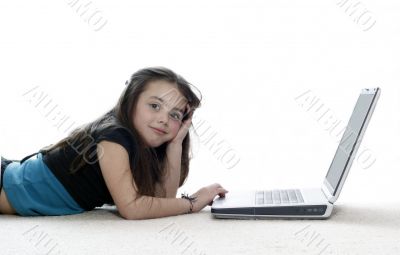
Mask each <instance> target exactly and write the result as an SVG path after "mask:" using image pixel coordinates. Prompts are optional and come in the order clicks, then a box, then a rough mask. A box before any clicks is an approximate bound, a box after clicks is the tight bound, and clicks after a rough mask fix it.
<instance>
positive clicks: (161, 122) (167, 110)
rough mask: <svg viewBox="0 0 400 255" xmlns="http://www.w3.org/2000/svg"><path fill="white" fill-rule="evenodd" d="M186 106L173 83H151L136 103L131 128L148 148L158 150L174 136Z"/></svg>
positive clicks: (157, 81) (159, 81)
mask: <svg viewBox="0 0 400 255" xmlns="http://www.w3.org/2000/svg"><path fill="white" fill-rule="evenodd" d="M186 105H187V100H186V99H185V97H184V96H183V95H182V94H181V93H180V92H179V90H178V89H177V87H176V84H175V83H171V82H168V81H164V80H156V81H150V82H149V83H148V84H147V86H146V89H145V90H144V91H143V92H142V93H141V94H140V96H139V100H138V101H137V105H136V110H135V111H134V112H133V116H132V119H133V126H134V127H135V128H136V130H137V132H138V133H139V135H140V136H141V137H142V139H144V142H145V143H146V145H147V146H150V147H158V146H160V145H162V144H163V143H165V142H168V141H171V140H172V139H173V138H174V137H175V136H176V135H177V133H178V131H179V128H180V127H181V125H182V119H183V116H184V114H185V109H186Z"/></svg>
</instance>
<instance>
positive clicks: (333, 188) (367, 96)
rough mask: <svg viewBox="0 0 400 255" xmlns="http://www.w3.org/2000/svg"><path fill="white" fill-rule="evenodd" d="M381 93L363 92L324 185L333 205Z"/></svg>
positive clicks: (373, 91) (376, 91)
mask: <svg viewBox="0 0 400 255" xmlns="http://www.w3.org/2000/svg"><path fill="white" fill-rule="evenodd" d="M380 91H381V89H380V88H365V89H362V90H361V93H360V96H359V97H358V100H357V103H356V105H355V107H354V110H353V113H352V115H351V117H350V120H349V122H348V123H347V127H346V130H345V131H344V133H343V136H342V139H341V140H340V143H339V146H338V148H337V150H336V153H335V156H334V158H333V160H332V163H331V165H330V167H329V170H328V173H327V174H326V177H325V179H324V183H323V185H322V190H323V191H324V193H325V195H326V196H327V197H328V200H329V202H331V203H333V202H335V201H336V200H337V198H338V197H339V194H340V191H341V190H342V187H343V184H344V182H345V180H346V177H347V174H348V173H349V171H350V167H351V164H352V163H353V159H354V157H355V155H356V153H357V150H358V148H359V146H360V143H361V140H362V137H363V135H364V133H365V130H366V129H367V126H368V122H369V120H370V118H371V115H372V113H373V111H374V109H375V105H376V102H377V101H378V98H379V95H380Z"/></svg>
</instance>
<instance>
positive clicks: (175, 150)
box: [163, 143, 182, 198]
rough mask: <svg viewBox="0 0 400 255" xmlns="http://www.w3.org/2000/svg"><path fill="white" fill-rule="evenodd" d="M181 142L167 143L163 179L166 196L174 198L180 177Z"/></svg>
mask: <svg viewBox="0 0 400 255" xmlns="http://www.w3.org/2000/svg"><path fill="white" fill-rule="evenodd" d="M181 158H182V144H175V143H174V144H171V143H170V144H169V145H168V147H167V164H166V169H165V171H166V174H165V177H164V180H163V183H164V187H165V192H166V194H165V195H166V197H167V198H175V197H176V192H177V191H178V188H179V180H180V179H181Z"/></svg>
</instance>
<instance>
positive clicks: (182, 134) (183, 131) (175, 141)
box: [170, 104, 193, 145]
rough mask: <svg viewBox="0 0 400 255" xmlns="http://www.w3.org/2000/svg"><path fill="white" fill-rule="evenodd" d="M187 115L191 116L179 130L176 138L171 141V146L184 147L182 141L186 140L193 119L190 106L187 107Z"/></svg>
mask: <svg viewBox="0 0 400 255" xmlns="http://www.w3.org/2000/svg"><path fill="white" fill-rule="evenodd" d="M186 114H189V117H188V119H186V120H185V121H184V122H183V123H182V125H181V127H180V128H179V131H178V133H177V134H176V136H175V137H174V138H173V139H172V140H171V141H170V144H179V145H182V141H183V139H185V137H186V135H187V133H188V131H189V128H190V125H191V124H192V117H193V112H191V110H190V106H189V104H187V105H186Z"/></svg>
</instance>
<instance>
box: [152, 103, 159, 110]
mask: <svg viewBox="0 0 400 255" xmlns="http://www.w3.org/2000/svg"><path fill="white" fill-rule="evenodd" d="M150 107H151V108H153V109H156V110H159V109H160V105H158V104H150Z"/></svg>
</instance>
